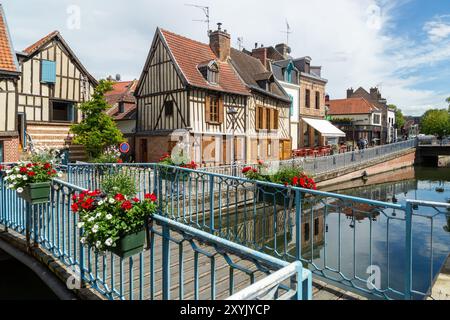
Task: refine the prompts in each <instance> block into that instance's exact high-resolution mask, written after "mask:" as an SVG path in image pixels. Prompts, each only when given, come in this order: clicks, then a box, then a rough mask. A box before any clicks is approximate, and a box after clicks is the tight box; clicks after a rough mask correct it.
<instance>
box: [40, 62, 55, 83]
mask: <svg viewBox="0 0 450 320" xmlns="http://www.w3.org/2000/svg"><path fill="white" fill-rule="evenodd" d="M41 82H45V83H56V62H55V61H49V60H42V61H41Z"/></svg>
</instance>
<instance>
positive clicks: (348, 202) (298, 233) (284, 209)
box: [68, 146, 450, 299]
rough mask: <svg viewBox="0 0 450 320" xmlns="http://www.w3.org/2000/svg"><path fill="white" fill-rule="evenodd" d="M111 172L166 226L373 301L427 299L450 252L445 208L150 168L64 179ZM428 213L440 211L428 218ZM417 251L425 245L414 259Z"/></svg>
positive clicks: (82, 169) (89, 182)
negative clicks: (147, 200) (146, 197)
mask: <svg viewBox="0 0 450 320" xmlns="http://www.w3.org/2000/svg"><path fill="white" fill-rule="evenodd" d="M397 147H398V146H397ZM392 148H394V149H395V147H392ZM105 168H106V169H107V170H105ZM100 169H101V170H100ZM98 170H100V171H101V172H100V171H98ZM115 170H124V171H125V172H130V174H133V175H134V177H135V179H136V183H137V186H138V189H139V191H140V192H141V193H142V192H144V190H146V191H154V192H155V193H157V195H158V197H159V199H160V205H161V207H160V210H161V213H162V215H164V216H166V217H167V218H170V219H172V220H175V221H177V222H179V223H182V224H184V225H187V226H191V227H194V228H196V229H199V230H202V231H204V232H208V233H210V234H212V235H215V236H218V237H221V238H223V239H226V240H228V241H232V242H234V243H238V244H240V245H244V246H246V247H249V248H252V249H254V250H256V251H259V252H265V253H268V254H270V255H272V256H274V257H276V258H279V259H282V260H284V261H286V262H295V261H301V262H303V263H304V265H305V266H307V267H308V269H309V270H311V271H312V272H313V273H314V274H315V275H316V276H318V277H320V278H322V279H324V280H325V281H327V282H330V283H332V284H334V285H337V286H342V287H343V288H345V289H346V290H351V291H354V292H356V293H358V294H363V295H366V296H368V297H371V298H374V297H376V298H385V299H411V298H414V299H421V298H424V297H426V296H428V295H429V294H430V287H431V285H432V284H433V279H434V278H435V276H436V273H437V272H438V267H439V266H440V264H442V263H443V259H444V258H445V257H446V255H445V253H446V254H448V252H449V251H450V244H449V243H450V242H449V240H448V238H446V237H445V235H443V234H442V227H443V226H444V225H445V223H446V219H447V218H448V217H449V211H448V210H449V209H450V204H445V203H439V204H433V203H431V204H430V203H427V202H414V201H406V202H404V203H402V204H393V203H387V202H381V201H373V200H368V199H363V198H357V197H352V196H346V195H340V194H334V193H327V192H321V191H312V190H305V189H300V188H290V187H285V186H281V185H275V184H270V183H263V182H255V181H250V180H247V179H244V178H239V177H234V176H229V175H222V174H216V173H210V172H205V171H195V170H188V169H180V168H175V167H167V166H162V165H156V164H136V165H123V166H119V165H111V166H110V167H109V168H107V167H105V165H102V166H95V165H79V166H72V165H70V166H69V167H68V175H69V177H70V178H71V179H72V181H78V183H81V185H83V186H84V185H86V186H85V187H87V186H92V187H97V186H98V185H99V184H101V183H100V182H101V180H102V179H103V178H104V176H102V174H106V173H107V172H115ZM102 172H103V173H102ZM96 176H97V178H95V179H94V178H89V177H96ZM430 208H435V209H438V210H440V211H438V212H437V213H436V214H434V215H431V216H429V213H428V210H430ZM433 210H434V209H433ZM449 224H450V223H449ZM427 228H428V229H427ZM436 228H438V229H439V230H440V231H439V232H438V231H436ZM418 230H420V232H418ZM436 238H437V239H436ZM410 240H411V241H412V244H411V241H410ZM421 243H426V244H427V245H426V246H421V247H420V248H419V249H420V250H421V251H420V252H419V251H418V245H420V244H421ZM429 244H434V245H429ZM442 247H445V248H448V250H447V251H445V250H442ZM436 248H438V249H439V250H438V251H436V250H437V249H436ZM423 251H426V255H424V252H423ZM444 255H445V257H444ZM411 261H412V262H411ZM423 265H427V266H430V267H431V268H423ZM370 268H375V269H376V268H379V273H380V278H381V279H380V283H378V284H377V285H376V286H375V285H373V286H372V285H368V280H369V281H370V280H371V278H370V274H369V273H368V270H369V271H370V270H372V269H370Z"/></svg>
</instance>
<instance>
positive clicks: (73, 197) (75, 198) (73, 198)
mask: <svg viewBox="0 0 450 320" xmlns="http://www.w3.org/2000/svg"><path fill="white" fill-rule="evenodd" d="M72 201H73V202H75V201H77V196H76V195H75V194H74V195H73V196H72Z"/></svg>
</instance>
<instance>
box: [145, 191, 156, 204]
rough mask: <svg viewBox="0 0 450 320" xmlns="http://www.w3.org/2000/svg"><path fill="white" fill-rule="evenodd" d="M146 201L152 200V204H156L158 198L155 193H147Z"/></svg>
mask: <svg viewBox="0 0 450 320" xmlns="http://www.w3.org/2000/svg"><path fill="white" fill-rule="evenodd" d="M145 200H150V201H151V202H156V200H157V198H156V196H155V195H154V194H153V193H147V194H146V195H145Z"/></svg>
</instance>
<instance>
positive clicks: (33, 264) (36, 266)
mask: <svg viewBox="0 0 450 320" xmlns="http://www.w3.org/2000/svg"><path fill="white" fill-rule="evenodd" d="M0 249H2V250H3V251H5V252H6V253H7V254H9V255H10V256H11V257H13V258H14V259H16V260H17V261H19V262H20V263H22V264H24V265H25V266H27V267H28V268H29V269H31V271H33V272H34V273H35V274H36V275H37V276H38V277H39V278H40V279H41V280H42V281H43V282H44V283H45V284H46V285H47V287H49V288H50V290H52V291H53V293H54V294H55V295H56V296H57V297H58V298H59V299H60V300H77V298H76V296H75V294H74V293H72V292H71V291H70V290H69V289H68V288H67V287H66V286H65V285H64V284H63V283H62V282H61V280H59V279H58V278H57V277H56V276H55V275H54V274H52V273H51V271H49V270H48V269H47V268H46V267H44V266H43V265H42V264H41V263H39V262H38V261H36V260H35V259H34V258H32V257H31V256H29V255H28V254H26V253H24V252H22V251H19V250H18V249H16V248H14V247H13V246H12V245H10V244H8V243H6V242H5V241H3V240H1V239H0Z"/></svg>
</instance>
